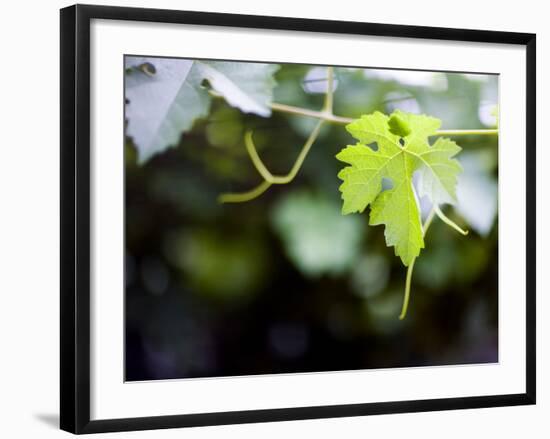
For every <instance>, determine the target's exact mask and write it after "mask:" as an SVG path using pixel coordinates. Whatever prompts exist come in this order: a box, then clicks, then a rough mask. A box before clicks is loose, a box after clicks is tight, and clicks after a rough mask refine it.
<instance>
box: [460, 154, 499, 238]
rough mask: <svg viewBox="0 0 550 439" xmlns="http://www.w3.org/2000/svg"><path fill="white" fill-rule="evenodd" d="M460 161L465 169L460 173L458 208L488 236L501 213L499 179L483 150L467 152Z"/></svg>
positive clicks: (475, 227)
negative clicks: (490, 166) (499, 212)
mask: <svg viewBox="0 0 550 439" xmlns="http://www.w3.org/2000/svg"><path fill="white" fill-rule="evenodd" d="M460 162H461V163H462V166H463V168H464V172H463V173H462V174H461V175H459V177H458V185H457V198H458V203H457V204H456V206H455V208H456V210H457V211H458V213H460V215H462V216H463V217H464V219H465V220H466V221H467V222H468V224H470V226H471V227H472V228H473V229H474V230H475V231H476V232H478V233H479V234H480V235H482V236H486V235H487V234H488V233H489V232H490V231H491V228H492V226H493V223H494V221H495V218H496V215H497V209H498V189H497V182H496V180H495V179H494V178H493V177H492V176H491V175H490V173H489V172H488V170H487V167H486V166H485V165H484V163H483V160H482V157H480V156H479V154H476V153H463V154H462V155H461V157H460Z"/></svg>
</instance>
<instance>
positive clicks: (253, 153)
mask: <svg viewBox="0 0 550 439" xmlns="http://www.w3.org/2000/svg"><path fill="white" fill-rule="evenodd" d="M333 88H334V68H333V67H327V91H326V93H325V100H324V103H323V110H322V111H320V112H315V113H318V114H320V115H322V117H319V118H318V119H319V121H318V122H317V124H316V125H315V128H313V131H312V132H311V134H310V135H309V137H308V138H307V140H306V142H305V143H304V145H303V146H302V149H301V151H300V153H299V154H298V157H297V158H296V161H295V162H294V164H293V165H292V168H291V169H290V171H289V172H288V174H286V175H273V174H272V173H271V172H270V171H269V169H267V167H266V166H265V164H264V162H263V161H262V159H261V158H260V156H259V154H258V150H257V149H256V146H255V145H254V141H253V139H252V131H247V132H246V134H245V137H244V142H245V146H246V150H247V152H248V155H249V156H250V159H251V160H252V164H253V165H254V167H255V168H256V170H257V171H258V173H259V174H260V175H261V176H262V177H263V179H264V181H263V182H262V183H260V184H259V185H258V186H256V187H255V188H254V189H252V190H249V191H247V192H241V193H226V194H221V195H220V196H219V197H218V201H219V202H220V203H242V202H246V201H250V200H253V199H254V198H257V197H259V196H260V195H262V194H263V193H264V192H265V191H266V190H268V189H269V188H270V187H271V185H273V184H287V183H290V182H291V181H292V180H294V178H295V177H296V175H298V172H299V171H300V168H301V167H302V165H303V163H304V160H305V159H306V157H307V155H308V153H309V150H310V149H311V147H312V145H313V143H314V142H315V140H317V137H318V136H319V132H320V131H321V126H322V125H323V123H324V122H325V121H327V120H328V118H331V117H334V116H333V115H332V106H333V102H334V90H333ZM214 95H215V96H216V94H214ZM273 105H277V104H272V108H273ZM300 110H301V111H303V110H304V109H300ZM302 115H304V114H302Z"/></svg>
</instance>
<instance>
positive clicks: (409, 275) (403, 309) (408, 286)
mask: <svg viewBox="0 0 550 439" xmlns="http://www.w3.org/2000/svg"><path fill="white" fill-rule="evenodd" d="M435 214H436V211H435V208H433V209H432V210H431V211H430V213H429V214H428V217H427V218H426V221H425V222H424V225H423V226H422V237H425V236H426V233H427V232H428V229H429V228H430V224H431V223H432V220H433V219H434V215H435ZM415 262H416V258H414V259H413V260H412V262H411V263H410V264H409V266H408V267H407V278H406V280H405V295H404V296H403V306H402V307H401V314H400V315H399V320H403V319H404V318H405V316H406V315H407V309H408V308H409V299H410V296H411V279H412V275H413V271H414V263H415Z"/></svg>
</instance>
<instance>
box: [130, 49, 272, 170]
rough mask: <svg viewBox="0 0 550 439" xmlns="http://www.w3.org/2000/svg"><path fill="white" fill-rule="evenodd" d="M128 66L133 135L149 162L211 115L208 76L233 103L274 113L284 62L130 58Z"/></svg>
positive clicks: (265, 113)
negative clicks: (277, 76)
mask: <svg viewBox="0 0 550 439" xmlns="http://www.w3.org/2000/svg"><path fill="white" fill-rule="evenodd" d="M125 68H126V78H125V79H126V81H125V98H126V118H127V121H128V125H127V134H128V136H130V137H132V139H133V141H134V144H135V145H136V148H137V152H138V158H139V161H140V163H143V162H145V161H146V160H148V159H149V158H151V157H152V156H153V155H155V154H157V153H159V152H162V151H164V150H165V149H167V148H169V147H171V146H175V145H177V144H178V143H179V140H180V136H181V134H182V133H184V132H186V131H189V130H190V129H191V128H192V127H193V123H194V122H195V120H197V119H199V118H201V117H205V116H207V115H208V112H209V110H210V104H211V100H212V97H211V96H210V94H209V93H208V90H207V88H206V87H205V86H204V81H205V80H207V81H208V82H209V84H210V86H211V87H212V88H213V89H214V90H215V91H216V92H217V93H219V94H220V95H221V96H223V98H225V100H226V101H227V103H228V104H229V105H231V106H232V107H235V108H238V109H239V110H241V111H242V112H245V113H254V114H257V115H259V116H263V117H268V116H270V115H271V109H270V104H271V101H272V96H273V88H274V87H275V85H276V83H275V80H274V78H273V74H274V73H275V72H276V71H277V69H278V68H279V66H277V65H273V64H260V63H234V62H223V61H193V60H185V59H171V58H143V57H132V56H128V57H126V58H125Z"/></svg>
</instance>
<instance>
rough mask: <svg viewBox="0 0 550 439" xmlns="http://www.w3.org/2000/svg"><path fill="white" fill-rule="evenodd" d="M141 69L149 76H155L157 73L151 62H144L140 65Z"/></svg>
mask: <svg viewBox="0 0 550 439" xmlns="http://www.w3.org/2000/svg"><path fill="white" fill-rule="evenodd" d="M139 69H140V70H141V71H142V72H143V73H145V74H146V75H148V76H153V75H155V73H157V69H156V68H155V66H154V65H153V64H151V63H150V62H144V63H143V64H140V65H139Z"/></svg>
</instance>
